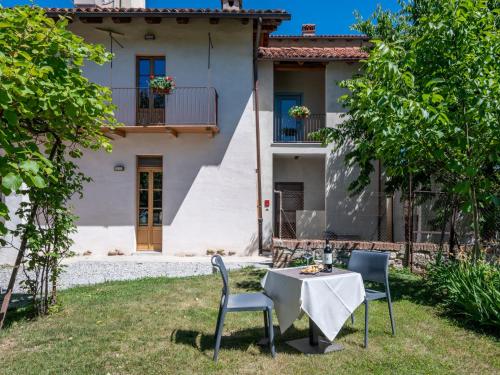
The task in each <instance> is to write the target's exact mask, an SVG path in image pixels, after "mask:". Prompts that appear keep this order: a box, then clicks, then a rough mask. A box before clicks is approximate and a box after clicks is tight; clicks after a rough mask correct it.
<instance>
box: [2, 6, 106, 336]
mask: <svg viewBox="0 0 500 375" xmlns="http://www.w3.org/2000/svg"><path fill="white" fill-rule="evenodd" d="M67 25H68V20H67V19H64V18H60V19H59V20H57V21H54V20H52V19H50V18H48V17H46V16H45V11H44V10H43V9H41V8H39V7H29V6H18V7H13V8H0V27H1V32H0V149H1V150H2V152H1V153H0V179H1V189H2V192H3V194H5V195H9V194H13V193H18V194H24V195H26V196H27V197H28V201H27V202H25V203H23V204H22V205H21V207H20V209H19V210H18V211H17V213H16V214H17V215H18V216H19V217H20V219H21V224H20V225H18V226H17V228H16V229H15V230H14V231H12V234H13V235H14V236H17V237H19V240H20V241H19V242H20V246H19V253H20V256H21V257H24V260H23V261H24V269H25V271H26V272H27V275H28V276H29V277H28V281H27V282H26V283H25V287H26V288H27V289H28V290H29V292H30V293H32V295H33V296H34V297H35V301H36V307H37V312H38V313H39V314H45V313H47V312H48V311H49V305H50V304H52V305H53V304H55V303H56V301H55V297H56V282H57V277H58V276H59V274H60V272H61V261H62V259H64V258H65V257H67V256H70V255H71V252H70V250H69V248H70V246H71V243H72V242H71V238H70V236H71V234H72V233H74V231H75V217H74V216H73V214H72V212H71V209H70V207H69V205H68V203H69V201H70V199H71V198H72V197H73V196H74V195H79V194H80V195H81V191H82V188H83V183H84V182H86V181H88V179H87V178H85V176H83V175H82V174H81V173H79V172H78V168H77V166H76V164H74V162H73V159H76V158H79V157H80V156H81V155H82V152H83V150H85V149H94V150H97V149H100V148H104V149H106V150H110V149H111V144H110V143H109V140H108V139H107V138H106V137H105V136H104V135H103V133H102V130H101V128H102V127H105V126H106V127H113V126H115V125H116V121H115V119H114V115H113V109H114V107H113V106H112V104H111V92H110V90H109V89H108V88H105V87H102V86H100V85H97V84H95V83H92V82H90V81H89V80H88V79H87V78H85V77H84V76H83V75H82V66H83V64H84V63H87V62H93V63H96V64H103V63H105V62H107V61H109V58H110V54H108V53H107V52H106V51H105V49H104V48H103V47H102V46H99V45H91V44H88V43H85V41H84V40H83V39H82V38H81V37H79V36H76V35H75V34H73V33H72V32H70V31H68V30H67ZM0 216H1V218H3V219H9V217H8V210H7V207H6V206H5V205H4V204H1V205H0ZM6 233H7V229H6V227H5V225H4V224H3V220H0V235H2V241H3V242H5V240H4V239H3V238H4V235H5V234H6ZM16 274H17V267H14V268H13V271H12V277H11V281H12V280H14V279H15V277H16ZM50 284H52V285H51V287H50V288H49V285H50ZM4 313H5V311H1V314H0V317H1V320H0V327H1V325H2V323H3V319H4V317H5V315H4Z"/></svg>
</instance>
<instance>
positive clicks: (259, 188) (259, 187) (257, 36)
mask: <svg viewBox="0 0 500 375" xmlns="http://www.w3.org/2000/svg"><path fill="white" fill-rule="evenodd" d="M261 32H262V18H261V17H259V19H258V20H257V33H256V34H255V45H254V51H253V100H254V111H255V140H256V142H255V145H256V153H257V169H256V170H255V172H256V173H257V231H258V241H259V255H262V249H263V243H262V222H263V219H262V176H261V163H260V122H259V73H258V66H257V58H258V49H259V44H260V35H261Z"/></svg>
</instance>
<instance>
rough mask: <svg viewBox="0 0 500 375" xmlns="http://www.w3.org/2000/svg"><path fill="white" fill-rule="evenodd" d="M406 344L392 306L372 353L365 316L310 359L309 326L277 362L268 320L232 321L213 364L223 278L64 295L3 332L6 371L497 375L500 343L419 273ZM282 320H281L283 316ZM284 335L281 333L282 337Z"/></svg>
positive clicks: (400, 297) (376, 314)
mask: <svg viewBox="0 0 500 375" xmlns="http://www.w3.org/2000/svg"><path fill="white" fill-rule="evenodd" d="M262 275H263V272H262V271H257V270H245V271H240V272H234V273H231V285H232V291H233V292H240V291H245V290H255V289H257V288H258V287H259V280H260V277H261V276H262ZM391 281H392V285H391V287H392V288H391V289H392V290H393V294H394V296H395V298H394V299H395V301H394V309H395V316H396V329H397V335H396V337H392V336H391V335H390V324H389V317H388V314H387V305H386V304H385V303H384V302H374V303H373V304H372V308H371V316H370V317H371V326H370V347H369V349H368V350H365V349H363V347H362V343H363V325H362V321H363V320H362V316H363V309H362V308H360V309H358V311H357V313H356V317H357V322H356V324H355V326H354V327H352V326H351V325H350V324H349V323H346V326H345V327H344V329H343V330H342V332H341V333H340V336H339V338H338V341H339V342H340V343H342V344H343V345H344V346H345V349H344V350H343V351H342V352H337V353H331V354H328V355H322V356H305V355H303V354H300V353H298V352H296V351H294V350H293V349H291V348H290V347H288V346H287V345H286V344H285V343H284V341H285V340H288V339H291V338H298V337H304V336H306V335H307V320H306V318H303V319H302V320H301V321H298V322H296V323H295V327H294V328H292V329H290V331H289V332H287V333H286V334H285V335H284V336H281V335H278V336H277V352H278V354H277V357H276V359H274V360H273V359H272V358H271V357H270V355H269V354H268V351H267V349H266V348H260V347H259V346H258V345H256V342H257V341H258V340H259V339H260V338H261V336H262V335H263V328H262V314H260V313H238V314H236V313H233V314H229V315H228V316H227V318H226V325H225V332H224V337H223V339H222V348H221V352H220V359H219V362H218V363H217V364H215V363H214V362H213V361H212V353H213V352H212V345H213V331H214V328H215V320H216V317H217V308H218V299H219V293H220V287H221V280H220V278H219V276H218V275H216V276H203V277H192V278H185V279H166V278H156V279H144V280H139V281H130V282H114V283H107V284H101V285H98V286H93V287H82V288H75V289H71V290H68V291H65V292H62V293H61V298H62V301H63V308H62V309H61V310H60V311H59V312H56V313H54V314H52V315H51V316H49V317H46V318H43V319H38V320H36V321H27V320H25V319H24V318H23V317H22V315H19V314H18V315H15V314H12V315H11V318H12V319H14V320H11V321H10V322H9V325H8V328H7V329H6V330H4V331H3V332H0V353H1V354H0V355H1V360H0V373H1V374H78V375H82V374H108V373H109V374H201V373H217V374H220V373H225V374H254V373H263V374H264V373H265V374H280V373H282V374H285V373H287V374H312V373H317V374H334V373H349V374H358V373H359V374H367V373H375V374H388V373H391V374H395V373H399V374H450V373H459V374H471V373H477V374H479V373H480V374H493V373H499V372H500V343H499V342H498V339H495V338H494V337H493V336H489V335H487V334H480V333H477V332H474V331H471V330H468V329H466V328H463V327H461V326H460V325H459V324H457V323H454V322H452V321H450V320H449V319H446V318H444V317H441V316H440V314H439V310H438V309H437V308H436V307H433V306H431V304H426V303H425V302H426V297H425V293H424V289H423V287H422V282H421V280H420V279H419V278H417V277H415V276H410V275H405V274H401V273H398V274H393V275H392V280H391ZM275 322H276V317H275ZM277 332H278V330H277Z"/></svg>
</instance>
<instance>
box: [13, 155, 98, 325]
mask: <svg viewBox="0 0 500 375" xmlns="http://www.w3.org/2000/svg"><path fill="white" fill-rule="evenodd" d="M52 166H53V171H52V173H51V176H52V177H53V178H51V179H49V180H48V185H47V186H46V187H45V188H43V189H28V190H26V191H25V192H24V193H25V194H27V195H28V197H29V200H28V201H27V202H23V203H21V206H20V208H19V210H18V211H17V212H16V214H17V216H18V217H19V218H20V219H21V224H19V225H18V226H17V227H16V230H15V231H14V232H13V233H14V235H16V236H18V237H21V236H25V237H26V238H27V247H26V252H25V254H24V259H23V270H24V274H25V280H23V282H22V285H23V287H24V288H25V289H26V291H27V292H28V293H30V294H31V295H32V296H33V300H34V301H35V312H36V313H37V314H38V315H44V314H47V313H48V312H49V311H51V310H52V306H54V305H55V304H56V289H57V285H56V283H57V279H58V277H59V275H60V273H61V271H62V270H63V265H62V264H61V262H62V260H63V259H65V258H67V257H70V256H72V255H73V253H72V252H71V251H70V247H71V245H72V244H73V240H72V239H71V235H72V234H74V233H75V232H76V226H75V220H76V217H75V216H74V215H73V213H72V210H71V207H70V206H69V202H70V200H71V198H73V196H74V195H75V194H76V195H78V194H81V190H82V189H83V184H84V183H85V182H88V181H90V179H89V178H88V177H85V176H84V175H83V174H82V173H80V172H78V167H77V166H76V164H74V163H73V162H72V161H71V160H65V157H64V154H63V151H62V149H60V150H59V152H58V154H57V155H56V156H55V157H54V159H53V160H52ZM34 210H35V213H36V214H35V216H34V220H30V219H29V218H30V215H31V214H32V212H33V211H34Z"/></svg>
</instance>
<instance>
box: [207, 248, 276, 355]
mask: <svg viewBox="0 0 500 375" xmlns="http://www.w3.org/2000/svg"><path fill="white" fill-rule="evenodd" d="M212 265H213V266H214V267H217V268H218V269H219V271H220V274H221V276H222V282H223V287H222V296H221V299H220V306H219V316H218V318H217V327H216V328H215V349H214V361H217V358H218V356H219V348H220V342H221V338H222V330H223V327H224V318H225V317H226V313H228V312H238V311H263V313H264V334H265V337H266V338H267V339H268V341H269V350H270V351H271V355H272V356H273V358H274V356H275V355H276V351H275V349H274V330H273V318H272V315H273V314H272V313H273V307H274V305H273V300H272V299H270V298H269V297H268V296H266V295H265V294H263V293H242V294H229V277H228V274H227V270H226V267H225V265H224V261H223V260H222V257H221V256H220V255H214V256H213V257H212Z"/></svg>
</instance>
